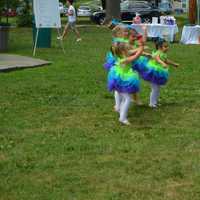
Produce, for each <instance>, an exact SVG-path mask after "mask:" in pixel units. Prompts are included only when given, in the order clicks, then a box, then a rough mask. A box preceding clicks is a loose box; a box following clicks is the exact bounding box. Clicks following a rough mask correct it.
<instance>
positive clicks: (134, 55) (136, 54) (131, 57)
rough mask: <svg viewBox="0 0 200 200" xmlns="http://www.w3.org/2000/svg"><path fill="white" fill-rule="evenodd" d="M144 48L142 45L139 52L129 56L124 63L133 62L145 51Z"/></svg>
mask: <svg viewBox="0 0 200 200" xmlns="http://www.w3.org/2000/svg"><path fill="white" fill-rule="evenodd" d="M143 50H144V46H140V47H139V48H138V50H137V52H136V53H135V54H133V55H131V56H128V57H127V58H126V59H125V60H124V61H123V63H124V64H128V63H131V62H132V61H134V60H136V59H137V58H138V57H139V56H140V55H141V54H142V52H143Z"/></svg>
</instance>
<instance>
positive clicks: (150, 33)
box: [131, 24, 178, 42]
mask: <svg viewBox="0 0 200 200" xmlns="http://www.w3.org/2000/svg"><path fill="white" fill-rule="evenodd" d="M142 25H146V27H147V37H151V38H155V37H161V38H164V39H166V40H167V41H170V42H173V41H174V37H175V34H176V33H178V26H177V24H171V25H167V24H132V25H131V26H132V28H134V29H135V30H136V31H137V32H138V33H141V34H144V32H143V30H142V27H141V26H142Z"/></svg>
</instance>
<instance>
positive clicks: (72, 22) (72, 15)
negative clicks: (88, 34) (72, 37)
mask: <svg viewBox="0 0 200 200" xmlns="http://www.w3.org/2000/svg"><path fill="white" fill-rule="evenodd" d="M67 5H68V11H67V14H66V15H67V16H68V22H67V24H66V26H65V28H64V31H63V34H62V36H60V37H58V39H60V40H63V39H64V38H65V37H66V35H67V33H68V31H69V29H72V30H73V31H74V32H75V34H76V37H77V40H76V41H77V42H80V41H81V37H80V33H79V31H78V29H77V28H76V11H75V8H74V6H73V0H67Z"/></svg>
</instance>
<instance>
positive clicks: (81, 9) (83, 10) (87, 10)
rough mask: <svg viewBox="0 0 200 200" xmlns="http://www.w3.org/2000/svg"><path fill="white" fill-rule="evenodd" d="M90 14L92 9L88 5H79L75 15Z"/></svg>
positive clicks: (83, 15)
mask: <svg viewBox="0 0 200 200" xmlns="http://www.w3.org/2000/svg"><path fill="white" fill-rule="evenodd" d="M91 15H92V11H91V9H90V7H89V6H80V7H79V8H78V10H77V16H79V17H89V16H91Z"/></svg>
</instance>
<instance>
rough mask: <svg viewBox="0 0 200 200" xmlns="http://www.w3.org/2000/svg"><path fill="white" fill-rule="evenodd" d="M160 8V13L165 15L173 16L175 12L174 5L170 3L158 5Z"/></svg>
mask: <svg viewBox="0 0 200 200" xmlns="http://www.w3.org/2000/svg"><path fill="white" fill-rule="evenodd" d="M158 8H159V9H160V11H161V12H162V13H164V14H167V15H169V14H171V13H172V12H173V7H172V4H171V3H170V2H161V3H159V4H158Z"/></svg>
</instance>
